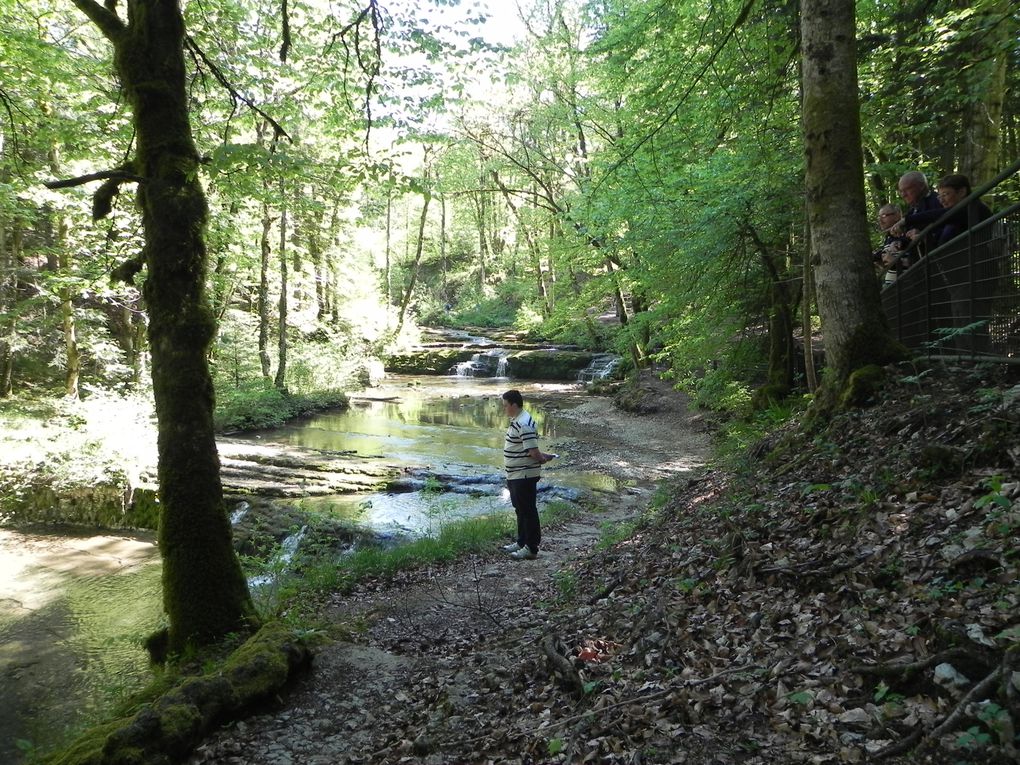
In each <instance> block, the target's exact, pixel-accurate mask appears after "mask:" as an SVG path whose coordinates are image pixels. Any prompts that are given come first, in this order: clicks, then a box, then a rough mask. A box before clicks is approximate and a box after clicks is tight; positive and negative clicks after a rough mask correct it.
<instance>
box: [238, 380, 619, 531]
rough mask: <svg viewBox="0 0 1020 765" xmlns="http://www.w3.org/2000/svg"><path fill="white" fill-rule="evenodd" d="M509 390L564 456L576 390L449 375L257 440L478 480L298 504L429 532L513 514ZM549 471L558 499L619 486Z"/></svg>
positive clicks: (399, 387)
mask: <svg viewBox="0 0 1020 765" xmlns="http://www.w3.org/2000/svg"><path fill="white" fill-rule="evenodd" d="M511 385H518V387H519V389H520V390H521V391H522V393H523V395H524V397H525V409H527V411H529V412H530V413H531V415H532V416H533V417H534V418H535V421H536V423H537V425H538V432H539V443H540V445H541V448H542V450H543V451H547V452H554V453H558V452H564V453H565V451H568V450H569V448H570V447H569V444H570V443H571V442H572V441H573V437H574V431H575V426H574V423H573V421H572V420H571V419H569V418H566V417H563V416H560V415H559V412H561V411H562V410H564V409H570V408H572V407H573V406H576V405H577V404H579V403H580V402H581V401H583V400H584V399H583V398H582V397H581V396H580V395H579V394H580V390H579V387H578V386H577V385H571V384H563V383H546V384H541V383H530V384H520V383H511V382H509V381H507V380H503V379H496V378H470V377H453V376H451V377H439V378H436V377H431V378H423V377H396V378H392V379H391V380H389V381H388V382H387V384H386V386H385V387H382V388H378V389H374V390H373V391H370V392H366V393H364V394H359V395H358V396H356V397H354V398H353V400H352V405H351V407H350V409H347V410H344V411H331V412H325V413H320V414H316V415H313V416H311V417H308V418H305V419H303V420H301V421H300V422H295V423H292V424H290V425H288V426H286V427H283V428H278V429H274V430H265V431H261V432H260V433H258V434H257V435H254V436H251V438H252V439H254V440H258V441H259V442H260V443H263V444H265V443H282V444H287V445H289V446H297V447H302V448H308V449H318V450H327V451H354V452H357V453H358V454H359V455H362V456H373V457H377V458H379V459H381V460H382V461H384V462H386V463H388V464H392V465H397V466H400V467H402V468H412V469H420V470H421V471H423V472H424V473H425V474H432V475H437V476H441V477H442V478H450V479H452V481H453V482H457V481H460V480H463V481H465V482H470V481H479V482H478V483H477V484H473V483H469V484H468V485H466V486H462V487H459V489H458V491H457V492H456V493H450V492H444V493H442V494H441V495H439V496H438V497H437V496H436V495H434V494H428V493H423V492H420V491H415V492H401V493H396V492H374V493H371V494H367V495H365V494H359V495H353V496H352V495H346V496H331V497H316V498H311V499H303V500H299V501H298V502H297V503H296V504H299V505H300V506H301V507H303V508H307V509H310V510H316V511H319V512H321V511H328V512H331V513H334V514H336V515H339V516H342V517H344V518H346V519H348V520H352V521H354V522H356V523H358V524H361V525H364V526H368V527H370V528H372V529H376V530H379V531H385V532H394V531H395V532H409V533H422V532H429V531H431V530H433V529H434V528H435V526H436V525H437V524H438V523H441V522H443V521H445V520H450V519H458V518H465V517H470V516H474V515H481V514H486V513H493V512H508V511H509V510H510V501H509V495H508V493H507V491H506V489H505V488H504V486H503V439H504V433H505V431H506V424H507V418H506V415H505V413H504V411H503V405H502V399H501V396H502V393H503V392H504V391H505V390H506V389H507V388H508V387H510V386H511ZM543 472H544V479H543V482H542V484H541V486H542V490H543V493H544V492H545V491H546V490H548V489H550V488H553V489H554V492H553V495H554V496H559V497H563V496H568V497H569V496H572V495H576V492H577V491H578V490H583V489H588V490H594V491H606V492H611V491H616V490H617V489H618V488H619V485H618V482H617V481H616V480H615V479H613V478H611V477H609V476H605V475H599V474H594V473H587V472H583V471H576V470H572V469H570V468H569V467H567V466H563V465H561V464H558V463H557V462H555V461H553V462H551V463H549V464H548V465H547V466H546V467H545V469H544V471H543ZM483 479H484V480H483ZM572 490H573V491H572ZM540 501H541V496H540Z"/></svg>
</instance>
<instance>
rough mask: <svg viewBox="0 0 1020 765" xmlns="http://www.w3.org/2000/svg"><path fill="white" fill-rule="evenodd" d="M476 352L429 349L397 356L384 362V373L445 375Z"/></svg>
mask: <svg viewBox="0 0 1020 765" xmlns="http://www.w3.org/2000/svg"><path fill="white" fill-rule="evenodd" d="M477 352H478V351H473V350H470V349H464V348H430V349H429V350H425V351H418V352H417V353H404V354H398V355H395V356H390V357H389V358H388V359H387V360H386V371H387V372H395V373H396V374H402V375H445V374H449V373H450V370H451V369H453V367H455V366H456V365H457V364H459V363H460V362H462V361H470V360H471V357H472V356H474V355H475V354H476V353H477Z"/></svg>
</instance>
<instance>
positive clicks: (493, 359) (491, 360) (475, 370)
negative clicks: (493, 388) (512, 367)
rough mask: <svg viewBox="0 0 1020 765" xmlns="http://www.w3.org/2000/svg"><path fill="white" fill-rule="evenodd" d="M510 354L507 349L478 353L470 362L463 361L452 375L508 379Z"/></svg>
mask: <svg viewBox="0 0 1020 765" xmlns="http://www.w3.org/2000/svg"><path fill="white" fill-rule="evenodd" d="M509 354H510V352H509V351H508V350H506V349H505V348H493V349H492V350H488V351H483V352H482V353H476V354H475V355H474V356H472V357H471V360H470V361H462V362H460V363H459V364H457V365H456V366H454V368H453V370H452V373H453V374H454V375H456V376H457V377H506V376H507V356H508V355H509Z"/></svg>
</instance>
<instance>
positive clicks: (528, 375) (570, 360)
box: [507, 350, 595, 381]
mask: <svg viewBox="0 0 1020 765" xmlns="http://www.w3.org/2000/svg"><path fill="white" fill-rule="evenodd" d="M593 358H595V354H593V353H587V352H585V351H554V350H535V351H518V352H516V353H512V354H510V356H508V357H507V365H508V367H509V369H510V376H511V377H513V378H516V379H520V380H573V381H576V380H577V373H578V372H580V371H581V370H582V369H584V368H585V367H587V366H588V365H589V364H591V361H592V359H593Z"/></svg>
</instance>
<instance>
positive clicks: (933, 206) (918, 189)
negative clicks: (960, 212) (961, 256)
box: [892, 170, 944, 255]
mask: <svg viewBox="0 0 1020 765" xmlns="http://www.w3.org/2000/svg"><path fill="white" fill-rule="evenodd" d="M896 189H897V191H899V193H900V196H901V197H902V198H903V201H904V202H906V203H907V216H906V218H904V219H903V220H901V221H900V222H899V223H897V224H896V225H895V226H894V227H893V228H892V234H893V235H894V236H903V235H904V234H906V233H907V232H908V231H910V230H912V229H914V228H915V226H914V225H908V224H907V221H910V220H911V218H914V217H915V216H918V215H924V214H927V213H931V212H937V213H938V214H939V215H941V214H942V213H943V212H944V209H943V207H942V205H941V203H940V202H939V197H938V194H936V193H935V192H934V191H932V190H931V188H930V187H929V186H928V179H927V177H925V174H924V173H922V172H920V171H919V170H911V171H910V172H909V173H904V174H903V175H902V176H900V180H899V183H897V184H896ZM937 217H938V215H936V216H935V218H937ZM935 218H933V219H932V220H935ZM930 222H931V221H929V223H930ZM925 225H927V224H925ZM920 228H924V226H921V227H920ZM941 233H942V231H941V229H940V228H937V229H935V230H933V231H931V232H929V234H928V236H926V237H925V239H924V241H923V242H918V243H917V246H916V247H915V248H914V249H915V251H916V252H917V253H918V255H924V254H925V252H926V251H927V250H928V249H929V247H932V246H934V245H935V243H936V242H937V241H938V239H939V236H940V235H941Z"/></svg>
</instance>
